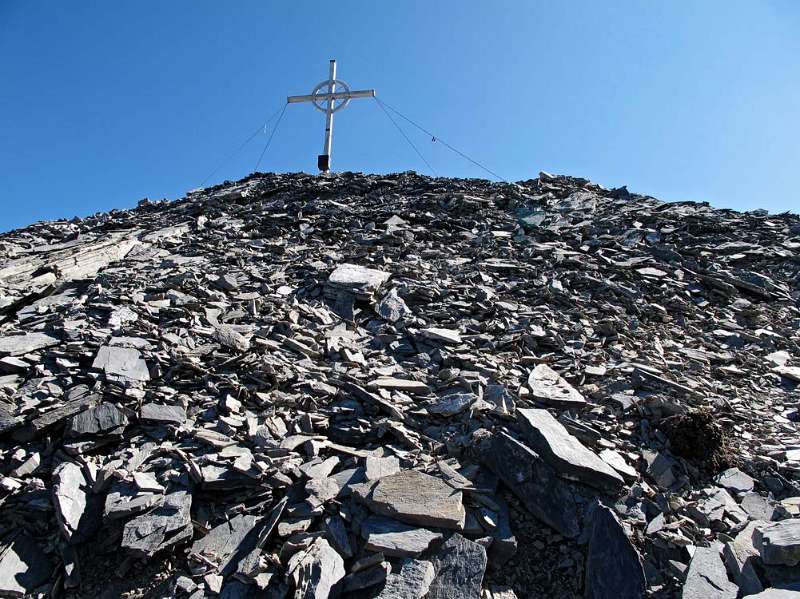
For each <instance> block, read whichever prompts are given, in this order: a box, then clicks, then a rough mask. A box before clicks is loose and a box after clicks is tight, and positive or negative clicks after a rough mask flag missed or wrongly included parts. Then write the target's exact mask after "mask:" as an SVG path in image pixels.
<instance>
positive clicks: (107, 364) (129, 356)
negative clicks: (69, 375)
mask: <svg viewBox="0 0 800 599" xmlns="http://www.w3.org/2000/svg"><path fill="white" fill-rule="evenodd" d="M92 368H97V369H99V370H102V371H103V372H105V374H106V376H107V377H108V378H109V379H110V380H113V381H120V382H126V381H133V382H139V383H143V382H147V381H149V380H150V372H149V370H148V369H147V363H146V362H145V361H144V359H143V358H142V354H141V353H140V352H139V350H138V349H134V348H131V347H116V346H109V345H104V346H103V347H101V348H100V350H99V351H98V352H97V356H96V357H95V359H94V362H93V363H92Z"/></svg>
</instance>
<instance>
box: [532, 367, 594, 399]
mask: <svg viewBox="0 0 800 599" xmlns="http://www.w3.org/2000/svg"><path fill="white" fill-rule="evenodd" d="M528 387H529V388H530V390H531V394H532V395H533V397H535V398H536V399H539V400H541V401H543V402H545V403H548V404H551V405H553V406H556V407H563V408H580V407H583V406H584V405H586V399H584V397H583V395H581V394H580V392H579V391H578V390H577V389H575V388H574V387H573V386H572V385H570V384H569V383H568V382H567V381H565V380H564V379H563V378H562V377H561V375H559V374H558V373H557V372H556V371H555V370H553V369H552V368H550V367H549V366H548V365H547V364H539V365H538V366H536V368H534V369H533V370H532V371H531V373H530V375H528Z"/></svg>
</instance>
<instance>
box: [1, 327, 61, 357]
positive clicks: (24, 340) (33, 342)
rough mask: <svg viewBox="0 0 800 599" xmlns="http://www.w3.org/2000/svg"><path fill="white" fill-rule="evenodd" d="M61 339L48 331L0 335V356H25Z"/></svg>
mask: <svg viewBox="0 0 800 599" xmlns="http://www.w3.org/2000/svg"><path fill="white" fill-rule="evenodd" d="M59 343H61V340H60V339H58V338H57V337H53V336H52V335H48V334H46V333H26V334H24V335H9V336H7V337H0V356H24V355H25V354H29V353H31V352H35V351H37V350H40V349H44V348H46V347H53V346H54V345H58V344H59Z"/></svg>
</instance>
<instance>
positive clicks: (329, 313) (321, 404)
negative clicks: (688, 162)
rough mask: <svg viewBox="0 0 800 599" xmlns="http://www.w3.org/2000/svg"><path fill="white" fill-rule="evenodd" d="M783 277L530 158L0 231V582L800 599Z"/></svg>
mask: <svg viewBox="0 0 800 599" xmlns="http://www.w3.org/2000/svg"><path fill="white" fill-rule="evenodd" d="M798 274H800V218H798V217H797V216H795V215H789V214H782V215H769V214H767V213H766V212H763V211H755V212H749V213H737V212H734V211H730V210H716V209H712V208H710V207H709V206H707V205H701V204H691V203H680V204H665V203H662V202H659V201H658V200H656V199H653V198H650V197H644V196H639V195H633V194H630V193H628V191H627V190H626V189H624V188H622V189H614V190H609V189H604V188H603V187H601V186H599V185H596V184H593V183H590V182H589V181H586V180H583V179H576V178H570V177H556V176H552V175H547V174H544V173H543V174H541V175H540V177H539V178H537V179H533V180H529V181H522V182H519V183H518V184H493V183H489V182H487V181H482V180H458V179H431V178H427V177H421V176H417V175H415V174H413V173H402V174H397V175H390V176H376V175H361V174H351V173H345V174H339V175H334V176H330V177H324V178H323V177H312V176H308V175H300V174H295V175H277V174H255V175H252V176H251V177H248V178H247V179H245V180H242V181H240V182H237V183H226V184H224V185H220V186H216V187H213V188H209V189H206V190H198V191H196V192H193V193H190V194H189V195H188V196H187V197H186V198H184V199H181V200H179V201H176V202H155V203H153V202H149V201H143V202H141V203H140V205H139V207H138V208H137V209H135V210H127V211H113V212H111V213H108V214H98V215H95V216H93V217H91V218H86V219H74V220H72V221H56V222H47V223H39V224H36V225H34V226H31V227H28V228H26V229H21V230H17V231H12V232H10V233H6V234H4V235H2V236H0V399H2V402H0V434H1V435H2V436H0V450H1V451H2V454H0V455H1V457H2V461H1V462H0V463H1V464H2V469H1V470H0V472H2V477H0V547H1V549H0V596H23V595H31V596H37V595H40V596H53V597H140V596H146V597H192V598H193V599H199V598H202V597H217V596H219V597H224V598H228V599H232V598H239V597H242V598H244V597H253V598H255V597H268V598H276V599H277V598H281V597H296V598H308V599H311V598H314V599H323V598H325V597H354V598H359V597H365V598H366V597H372V598H381V599H389V598H397V599H400V598H403V599H408V598H416V599H422V598H423V597H427V598H430V599H444V598H447V599H480V598H484V599H510V598H512V597H515V596H516V597H519V598H520V599H522V598H529V597H548V598H550V597H587V598H593V599H598V598H609V599H611V598H634V597H644V596H655V597H685V598H695V597H703V598H712V597H714V598H716V597H719V598H735V597H737V596H761V597H794V596H800V567H798V563H800V434H798V420H800V418H799V417H798V407H799V404H800V394H799V393H798V388H797V385H798V383H799V382H800V310H798V301H799V300H800V279H799V278H798ZM759 593H760V595H759Z"/></svg>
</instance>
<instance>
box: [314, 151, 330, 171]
mask: <svg viewBox="0 0 800 599" xmlns="http://www.w3.org/2000/svg"><path fill="white" fill-rule="evenodd" d="M317 168H318V169H319V170H320V171H321V172H323V173H327V172H328V171H329V170H331V157H330V155H329V154H320V155H319V156H317Z"/></svg>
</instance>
